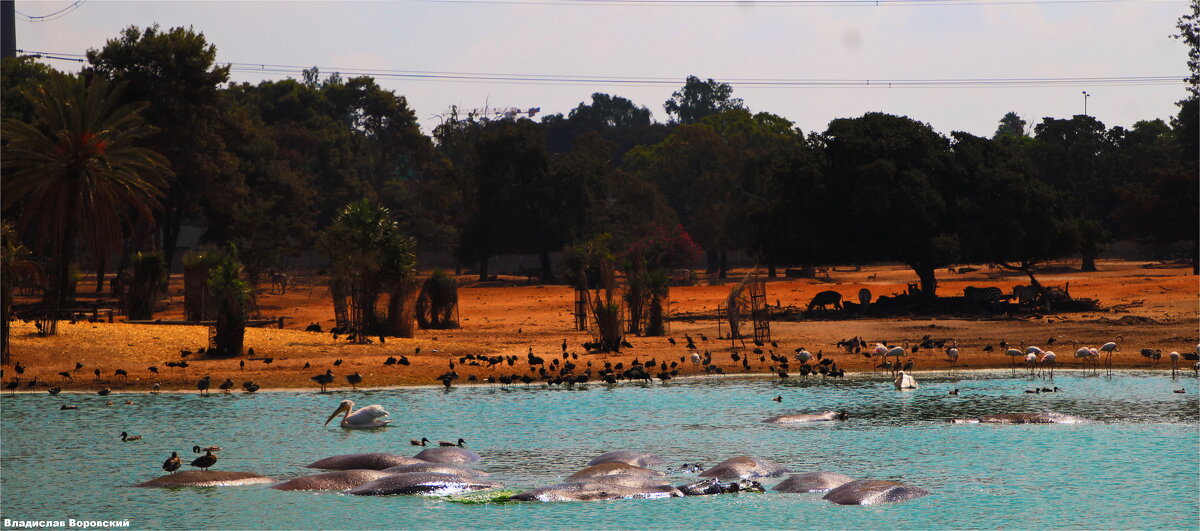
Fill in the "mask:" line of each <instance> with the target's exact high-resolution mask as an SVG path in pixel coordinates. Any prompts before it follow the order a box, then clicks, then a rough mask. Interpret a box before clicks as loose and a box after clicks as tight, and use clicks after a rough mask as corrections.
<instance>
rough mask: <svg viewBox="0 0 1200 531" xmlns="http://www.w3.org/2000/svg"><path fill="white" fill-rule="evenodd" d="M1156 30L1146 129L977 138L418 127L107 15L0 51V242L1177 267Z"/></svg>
mask: <svg viewBox="0 0 1200 531" xmlns="http://www.w3.org/2000/svg"><path fill="white" fill-rule="evenodd" d="M1195 9H1196V6H1194V5H1193V10H1195ZM1178 27H1179V29H1180V34H1179V35H1178V36H1179V37H1180V38H1181V39H1182V40H1184V41H1185V43H1186V44H1187V45H1188V46H1189V57H1190V60H1189V66H1190V68H1191V71H1192V77H1191V78H1190V83H1189V85H1188V86H1189V88H1188V91H1189V92H1188V94H1187V96H1186V98H1185V99H1183V100H1182V101H1180V102H1179V104H1178V106H1179V113H1178V115H1176V116H1175V117H1172V118H1171V119H1170V121H1169V123H1168V122H1167V121H1164V120H1162V119H1151V120H1144V121H1139V122H1137V123H1136V124H1133V126H1132V127H1130V128H1124V127H1119V126H1118V127H1111V128H1109V127H1107V126H1106V125H1105V124H1103V123H1101V122H1100V121H1098V120H1096V119H1095V118H1093V117H1091V116H1086V115H1076V116H1072V117H1070V118H1053V117H1046V118H1043V119H1042V120H1041V121H1040V122H1037V123H1034V124H1030V123H1028V122H1026V121H1025V120H1024V119H1023V118H1021V117H1020V116H1018V115H1017V114H1016V113H1008V114H1006V115H1005V116H1004V117H1002V118H1001V119H1000V120H999V126H998V128H997V130H996V132H995V134H994V135H992V136H991V137H980V136H975V135H972V134H969V133H964V132H952V133H950V134H949V135H945V134H942V133H940V132H938V131H936V130H935V129H934V128H933V127H932V126H930V125H929V124H927V123H924V122H921V121H919V120H916V119H913V118H909V117H906V116H895V115H890V114H885V113H878V112H870V113H866V114H864V115H862V116H859V117H852V118H839V119H835V120H833V121H831V122H830V123H829V124H828V126H827V128H826V129H825V130H824V131H808V132H804V131H801V130H800V128H799V127H797V126H796V125H795V124H794V123H792V122H791V121H789V120H787V119H786V118H783V117H781V116H779V115H775V114H771V113H769V112H762V111H752V110H750V109H749V108H748V107H747V105H746V104H745V102H744V101H743V100H741V99H739V98H735V97H733V90H732V88H731V87H730V86H729V85H728V84H725V83H721V82H719V81H716V80H713V79H707V80H702V79H700V78H698V77H694V76H693V77H689V78H687V80H686V81H685V83H684V85H683V86H682V87H681V88H680V90H679V91H677V92H675V93H674V94H673V95H672V97H671V98H670V99H669V100H668V101H666V102H665V104H664V110H665V111H666V113H667V115H668V116H669V120H668V121H667V122H657V121H655V120H654V119H653V118H652V113H651V111H650V109H649V108H647V107H645V106H640V105H638V104H636V103H634V102H632V101H630V100H628V99H625V98H622V97H620V96H616V95H611V94H603V93H596V94H593V95H592V96H591V100H590V101H585V102H581V103H580V104H579V105H578V106H577V107H576V108H574V109H572V110H571V111H569V112H568V113H566V114H551V115H547V116H544V117H542V119H541V120H540V121H538V122H535V121H532V120H530V119H515V118H512V119H491V120H488V119H484V118H482V117H479V116H474V115H470V114H468V115H459V114H458V113H455V112H452V113H451V114H450V115H449V116H448V117H446V118H445V120H444V121H443V123H442V124H441V125H439V126H438V127H436V128H435V129H434V130H433V131H432V133H431V134H429V135H426V134H424V133H423V132H422V131H421V129H420V127H419V125H418V121H417V117H416V114H415V112H414V111H413V109H412V108H411V107H410V106H409V105H408V102H407V100H406V99H405V97H404V96H403V95H399V94H396V93H395V92H394V91H390V90H385V89H383V88H381V87H380V86H379V85H378V84H377V83H376V82H375V80H374V79H372V78H371V77H368V76H360V77H353V78H349V79H344V78H342V77H341V76H340V75H338V74H337V73H334V74H332V75H329V76H326V77H324V78H323V79H322V78H321V75H320V73H319V72H318V71H317V69H316V68H315V67H314V68H313V69H311V70H308V71H306V72H305V74H304V76H303V79H284V80H275V81H263V82H260V83H258V84H249V83H230V82H229V67H228V66H220V65H218V64H217V63H216V61H215V59H216V48H215V46H214V45H212V44H210V43H208V42H207V41H206V39H205V38H204V35H203V34H202V33H198V32H195V31H193V30H192V29H187V28H172V29H170V30H162V29H161V28H159V27H157V26H152V27H148V28H137V27H130V28H127V29H126V30H124V31H123V32H122V33H121V34H120V35H119V36H118V37H116V38H113V39H111V40H109V41H108V42H107V43H106V44H105V45H104V46H103V47H101V48H99V49H92V50H89V51H88V53H87V63H86V64H85V66H84V67H83V69H82V71H81V72H80V73H79V74H65V73H61V72H57V71H54V70H53V69H51V68H50V67H48V66H46V65H44V64H41V63H38V62H36V61H35V60H34V59H32V58H28V57H26V58H15V59H6V60H5V61H4V62H3V65H2V72H0V90H2V94H0V96H2V98H0V111H2V112H0V114H2V116H3V118H4V125H5V126H4V135H3V139H2V143H3V150H4V153H3V157H2V158H0V168H3V188H4V194H3V195H4V197H3V219H4V220H6V222H10V223H11V224H12V230H7V231H6V236H5V239H6V244H5V245H6V251H5V252H6V256H8V255H9V254H11V253H10V250H11V249H17V248H19V247H21V245H19V244H18V242H19V243H20V244H22V245H23V246H24V247H23V249H26V250H28V251H29V254H30V255H31V256H32V257H33V259H35V260H38V261H41V262H43V263H46V264H47V268H46V270H47V271H48V277H49V278H50V281H49V283H48V285H49V289H48V291H47V299H48V300H50V299H57V301H58V302H59V303H65V302H66V300H67V298H68V297H69V293H68V291H69V290H68V288H67V287H66V282H67V279H68V275H69V274H70V271H72V270H74V271H76V272H77V273H78V272H92V273H96V281H97V284H98V285H99V284H101V283H102V282H103V280H104V276H105V274H106V272H107V271H114V270H115V271H119V272H121V271H126V270H127V269H129V268H130V267H131V261H132V260H133V259H134V258H133V257H136V256H138V253H139V252H157V253H159V254H161V258H162V260H163V262H165V263H166V264H171V263H172V262H173V260H174V254H175V253H176V248H177V246H178V245H177V244H178V239H179V235H180V228H181V227H182V226H184V225H185V224H186V225H195V226H198V227H201V228H202V229H203V234H202V236H201V239H202V241H203V242H204V243H207V244H211V245H213V246H216V247H229V246H233V247H235V248H236V249H237V252H238V257H239V259H240V260H241V263H242V265H243V266H244V267H245V272H246V274H247V276H248V278H249V279H250V280H251V281H252V282H253V281H256V280H257V279H259V278H260V277H261V276H262V275H263V274H265V273H266V272H267V271H268V270H270V269H271V268H281V267H283V266H285V265H286V264H287V262H288V260H289V258H291V257H295V256H297V255H299V254H300V253H302V252H304V251H306V250H310V249H318V248H319V249H321V250H322V251H323V252H324V253H325V254H326V255H328V256H330V257H331V259H333V260H334V261H335V262H336V261H337V259H338V256H337V255H338V254H339V249H340V248H341V247H342V246H343V245H350V244H349V243H347V242H345V241H344V240H342V239H339V238H340V237H339V236H338V232H337V230H338V229H337V228H336V222H337V220H338V217H339V215H340V214H342V213H343V212H344V211H345V209H347V206H348V205H356V204H359V202H361V201H366V203H364V204H363V205H361V208H367V207H368V206H374V207H378V208H380V209H383V210H382V211H383V212H384V213H386V214H387V216H388V217H389V218H390V221H389V223H391V222H394V226H395V227H396V230H397V231H398V232H399V233H401V234H403V236H404V237H405V238H411V240H412V241H411V245H409V244H405V245H402V246H399V247H397V249H399V250H398V251H397V253H398V255H403V256H408V255H410V254H414V255H415V254H419V253H422V252H446V253H451V254H452V255H453V256H454V257H456V259H457V260H458V262H459V263H460V264H462V265H465V266H474V267H476V268H477V270H478V272H479V274H480V276H481V277H486V276H487V275H488V274H489V267H488V261H489V258H490V257H494V256H497V255H501V254H513V253H522V254H524V253H528V254H536V255H538V256H539V257H540V258H541V265H542V278H543V280H546V281H550V280H554V277H555V272H554V271H553V269H552V268H551V264H550V259H549V256H550V254H551V253H553V252H556V251H560V250H563V249H564V248H570V249H575V250H578V249H582V248H586V247H587V246H588V245H594V244H595V243H596V242H598V241H602V242H603V243H604V245H605V246H607V247H609V248H611V249H614V250H616V251H618V254H621V255H622V256H631V255H630V253H629V252H628V251H629V250H630V249H637V248H639V246H645V245H646V244H647V243H646V242H649V241H665V240H666V239H671V238H675V239H680V238H682V239H684V240H686V242H687V245H691V242H694V244H695V245H696V246H698V247H699V249H700V252H701V253H702V255H703V256H704V257H705V258H706V260H705V261H706V264H707V269H708V271H709V272H710V273H715V274H718V275H720V276H722V277H723V276H725V274H726V271H727V257H728V255H729V253H731V252H735V251H744V252H746V253H747V254H749V255H750V256H752V257H754V258H755V259H756V260H757V261H758V262H759V263H760V264H763V265H764V266H769V267H770V268H771V269H772V271H773V270H774V268H775V267H776V266H806V265H807V266H811V265H826V264H868V263H875V262H898V263H903V264H906V265H907V266H909V267H911V268H912V269H913V270H914V272H915V273H916V274H917V275H918V277H919V278H920V283H921V291H922V293H923V294H925V295H926V296H930V297H932V296H934V293H935V290H936V286H937V278H936V274H935V271H936V270H937V269H938V268H942V267H946V266H948V265H951V264H956V263H993V264H999V265H1001V266H1003V267H1007V268H1010V269H1013V270H1020V271H1025V272H1029V273H1032V272H1034V271H1036V269H1037V268H1038V267H1039V266H1040V265H1043V264H1045V263H1046V262H1047V261H1049V260H1052V259H1057V258H1062V257H1070V256H1079V257H1081V258H1082V260H1083V268H1084V269H1085V270H1086V269H1094V264H1095V258H1096V257H1097V256H1098V255H1099V254H1100V253H1101V252H1102V251H1103V249H1104V247H1105V245H1106V244H1109V243H1112V242H1114V241H1117V240H1135V241H1138V242H1142V243H1147V244H1155V245H1168V244H1176V243H1180V242H1191V250H1190V253H1189V254H1190V258H1191V259H1192V261H1193V264H1195V263H1196V259H1197V255H1198V254H1200V243H1198V241H1200V236H1198V234H1197V233H1198V231H1200V229H1198V224H1197V204H1198V203H1200V201H1198V199H1197V174H1198V169H1197V167H1198V164H1197V162H1198V161H1197V158H1198V156H1200V141H1198V137H1200V134H1198V131H1200V128H1198V127H1200V126H1198V124H1197V121H1198V114H1200V111H1198V107H1197V97H1198V90H1197V86H1198V85H1197V77H1196V72H1197V58H1198V57H1200V54H1197V48H1198V44H1197V33H1198V31H1197V16H1196V13H1194V12H1193V13H1189V14H1188V15H1185V16H1184V17H1182V18H1181V19H1180V20H1179V25H1178ZM72 112H74V113H77V114H78V116H77V118H78V119H69V118H70V116H68V115H69V114H70V113H72ZM389 226H390V225H389ZM664 231H665V232H664ZM665 233H669V234H668V235H667V236H664V234H665ZM656 239H657V240H656ZM389 241H391V240H389ZM685 246H686V245H685ZM410 247H411V248H410ZM401 251H402V252H401ZM685 254H686V253H685ZM14 256H15V255H14ZM8 262H11V260H9V261H8ZM6 263H7V262H6ZM409 267H411V264H409V263H407V262H406V263H404V264H402V265H397V266H394V267H393V269H396V270H403V271H407V270H408V269H407V268H409ZM57 307H60V308H61V307H64V306H61V305H59V306H57Z"/></svg>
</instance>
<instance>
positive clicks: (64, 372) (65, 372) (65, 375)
mask: <svg viewBox="0 0 1200 531" xmlns="http://www.w3.org/2000/svg"><path fill="white" fill-rule="evenodd" d="M58 375H59V376H62V377H63V378H66V379H68V380H73V379H74V378H71V373H69V372H67V371H63V372H60V373H58Z"/></svg>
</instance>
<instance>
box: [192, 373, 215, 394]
mask: <svg viewBox="0 0 1200 531" xmlns="http://www.w3.org/2000/svg"><path fill="white" fill-rule="evenodd" d="M210 384H212V378H210V377H208V376H205V377H203V378H201V379H200V381H198V382H196V389H199V390H200V394H202V395H207V394H208V386H209V385H210Z"/></svg>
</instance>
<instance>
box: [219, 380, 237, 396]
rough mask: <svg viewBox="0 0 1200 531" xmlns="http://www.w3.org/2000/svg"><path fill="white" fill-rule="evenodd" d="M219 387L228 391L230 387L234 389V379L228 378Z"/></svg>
mask: <svg viewBox="0 0 1200 531" xmlns="http://www.w3.org/2000/svg"><path fill="white" fill-rule="evenodd" d="M217 389H220V390H221V391H223V392H226V393H228V392H229V390H230V389H233V380H232V379H229V378H226V379H225V381H224V382H221V385H218V386H217Z"/></svg>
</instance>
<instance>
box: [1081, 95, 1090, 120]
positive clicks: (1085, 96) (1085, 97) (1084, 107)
mask: <svg viewBox="0 0 1200 531" xmlns="http://www.w3.org/2000/svg"><path fill="white" fill-rule="evenodd" d="M1089 97H1091V94H1088V93H1087V91H1086V90H1085V91H1083V115H1084V116H1087V115H1088V113H1087V99H1088V98H1089Z"/></svg>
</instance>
